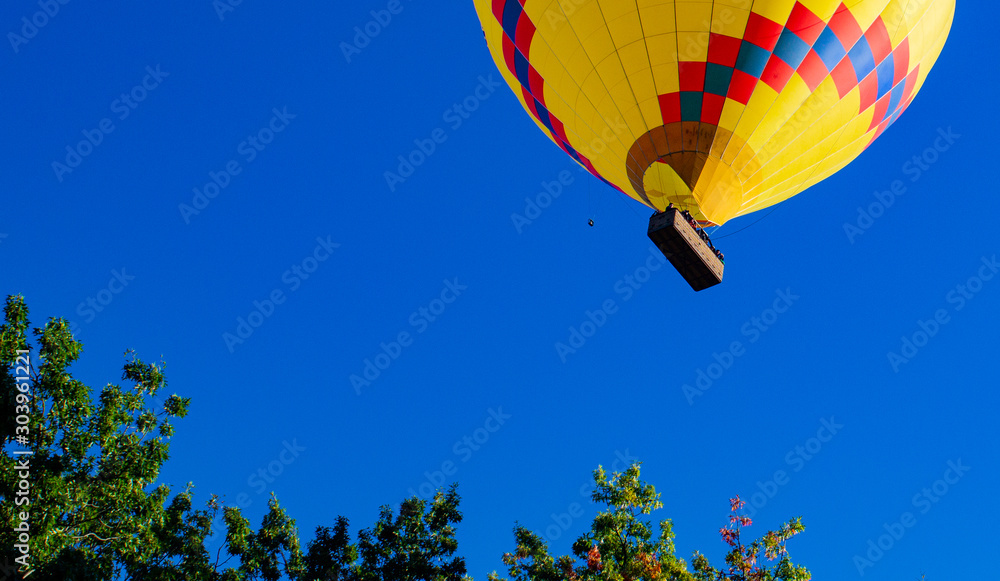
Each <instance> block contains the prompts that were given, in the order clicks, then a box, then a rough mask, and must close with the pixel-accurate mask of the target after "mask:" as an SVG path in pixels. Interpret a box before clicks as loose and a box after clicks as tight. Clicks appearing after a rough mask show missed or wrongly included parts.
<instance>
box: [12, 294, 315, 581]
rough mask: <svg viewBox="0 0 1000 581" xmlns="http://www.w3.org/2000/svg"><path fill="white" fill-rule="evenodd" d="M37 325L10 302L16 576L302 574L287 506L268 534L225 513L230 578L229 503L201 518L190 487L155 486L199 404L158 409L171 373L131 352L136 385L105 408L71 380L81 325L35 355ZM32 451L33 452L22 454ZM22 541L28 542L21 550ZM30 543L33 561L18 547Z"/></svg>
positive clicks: (130, 382)
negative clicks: (222, 559)
mask: <svg viewBox="0 0 1000 581" xmlns="http://www.w3.org/2000/svg"><path fill="white" fill-rule="evenodd" d="M29 325H30V323H29V320H28V308H27V306H26V305H25V303H24V299H23V297H21V296H10V297H8V298H7V301H6V305H5V307H4V324H3V325H2V326H0V364H2V366H3V367H4V370H3V371H4V372H3V373H0V405H3V408H4V410H5V413H4V415H3V416H2V417H3V422H2V424H0V438H2V442H3V452H2V454H0V500H2V502H0V547H2V549H0V550H2V551H3V553H2V554H0V558H2V559H3V562H2V563H0V566H2V573H3V577H4V578H11V579H14V578H20V577H22V576H23V575H25V574H29V575H30V578H31V579H34V580H41V581H47V580H49V579H52V580H57V581H66V580H69V579H72V580H73V581H109V580H111V579H136V580H138V579H142V580H146V579H152V580H164V581H165V580H174V579H184V580H196V579H197V580H200V579H204V580H209V579H221V580H226V581H237V580H247V581H249V580H255V579H268V580H272V579H274V580H276V579H278V578H280V574H281V573H284V574H287V575H289V576H292V577H293V578H294V576H295V575H297V574H299V573H300V572H301V570H302V563H301V561H302V554H301V551H300V550H299V546H298V537H297V535H296V533H295V528H294V521H293V520H292V519H290V518H288V516H287V515H286V514H285V512H284V511H283V509H281V508H280V507H279V506H278V504H277V501H276V500H274V499H272V501H271V505H270V511H269V512H268V513H267V514H266V515H265V517H264V521H263V523H262V524H261V527H260V529H258V530H257V531H253V530H251V528H250V526H249V523H248V522H247V521H246V519H245V518H244V517H243V516H242V515H241V514H240V512H239V509H236V508H225V509H224V510H223V513H224V515H223V516H224V518H223V520H224V523H225V525H226V527H227V534H226V539H225V546H226V550H227V557H228V558H229V559H231V558H232V557H233V556H235V557H238V561H237V562H236V563H234V564H233V565H232V566H230V567H229V568H228V569H224V568H222V565H223V564H224V563H221V564H220V563H219V561H218V554H217V559H216V560H215V561H214V562H211V561H210V559H209V555H208V552H207V550H206V548H205V539H206V538H207V537H208V536H209V535H211V526H212V524H211V523H212V520H213V519H214V517H215V515H216V514H217V513H218V511H219V510H220V506H219V504H218V499H217V498H215V497H213V498H212V499H210V500H209V502H208V507H207V508H206V509H205V510H193V508H192V492H191V485H190V484H189V485H188V487H187V489H185V490H184V491H183V492H181V493H179V494H177V495H176V496H174V498H173V499H172V500H171V501H170V502H169V504H168V502H167V501H168V497H169V496H170V488H169V487H168V486H166V485H164V484H160V485H154V483H155V481H156V480H157V478H158V476H159V473H160V469H161V467H162V466H163V463H164V462H165V461H166V460H167V457H168V449H169V443H168V442H169V439H170V437H171V435H172V434H173V430H174V429H173V425H172V424H171V422H170V420H171V419H173V418H182V417H184V416H185V415H186V414H187V409H188V405H189V403H190V400H189V399H187V398H182V397H180V396H178V395H176V394H175V395H170V396H169V397H167V398H166V399H164V400H162V404H161V405H160V406H159V407H160V409H158V410H154V409H150V408H149V402H150V401H151V400H152V398H154V397H156V395H157V393H158V392H159V391H161V390H162V389H164V388H165V386H166V379H165V377H164V375H163V364H162V363H146V362H144V361H142V360H141V359H139V358H138V357H137V356H136V354H135V353H134V352H131V351H128V352H126V354H125V359H126V360H125V364H124V366H123V369H122V376H121V378H122V379H123V380H125V381H126V382H127V383H126V385H125V386H124V387H123V386H120V385H116V384H108V385H107V386H105V387H104V388H103V389H101V391H100V396H99V398H98V401H96V402H95V401H93V399H92V398H91V393H92V391H93V390H91V388H89V387H88V386H86V385H84V384H83V383H82V382H80V381H78V380H76V379H74V378H73V377H72V375H71V374H70V372H69V368H70V366H71V365H72V363H73V362H74V361H76V360H77V358H78V357H79V356H80V353H81V352H82V350H83V346H82V345H81V344H80V343H79V342H78V341H76V340H75V339H74V338H73V335H72V334H71V333H70V329H69V324H68V323H67V322H66V321H65V320H64V319H51V320H50V321H49V322H48V323H47V324H46V325H45V326H44V327H43V328H36V329H34V330H33V335H34V338H35V342H36V343H37V345H34V346H33V345H31V344H30V343H29V335H28V328H29ZM21 352H26V353H21ZM26 359H28V360H30V365H27V364H25V360H26ZM22 376H27V380H25V381H18V380H17V378H19V377H22ZM7 410H15V412H16V413H15V414H10V413H8V411H7ZM19 418H20V419H22V420H26V421H21V422H19V421H18V419H19ZM25 450H30V452H31V454H30V455H24V454H16V453H15V452H23V451H25ZM19 491H22V492H23V493H24V494H22V495H21V496H22V498H21V500H19V496H18V492H19ZM22 500H24V501H28V503H26V504H24V503H22ZM22 517H27V518H26V519H24V518H22ZM18 528H21V529H22V531H20V532H19V531H18V530H17V529H18ZM24 529H26V530H24ZM22 533H23V534H25V535H26V536H30V540H29V541H28V542H27V543H20V542H19V539H18V536H19V535H20V534H22ZM25 545H26V546H27V547H28V551H27V553H25V551H23V550H21V549H19V548H18V546H20V547H24V546H25Z"/></svg>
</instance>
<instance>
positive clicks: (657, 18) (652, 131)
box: [474, 0, 955, 290]
mask: <svg viewBox="0 0 1000 581" xmlns="http://www.w3.org/2000/svg"><path fill="white" fill-rule="evenodd" d="M474 2H475V7H476V11H477V13H478V15H479V19H480V22H481V23H482V27H483V32H484V34H485V37H486V42H487V44H488V45H489V48H490V52H491V54H492V56H493V59H494V61H495V62H496V65H497V67H498V68H499V69H500V72H501V73H502V74H503V76H504V79H505V80H506V81H507V84H508V85H510V87H511V89H512V90H513V91H514V94H515V95H516V96H517V98H518V99H519V100H520V102H521V105H522V106H523V107H524V109H525V110H526V111H527V112H528V114H529V115H530V117H531V118H532V119H533V120H534V121H535V123H536V124H537V125H538V127H539V128H540V129H541V130H542V131H543V132H544V133H545V134H546V135H547V136H548V137H549V139H551V140H552V141H553V142H555V144H556V145H558V146H559V147H560V148H561V149H562V150H563V151H564V152H566V154H568V155H569V156H570V157H572V158H573V159H574V160H575V161H576V162H577V163H579V164H580V165H581V166H583V167H584V168H586V169H587V171H589V172H590V173H591V174H593V175H594V176H596V177H597V178H598V179H600V180H602V181H603V182H605V183H606V184H608V185H609V186H611V187H613V188H615V189H617V190H618V191H620V192H622V193H624V194H626V195H628V196H630V197H632V198H634V199H635V200H637V201H639V202H641V203H643V204H645V205H647V206H649V207H650V208H652V209H654V210H656V211H657V213H656V214H654V215H653V217H652V218H651V219H650V231H649V235H650V238H652V239H653V240H654V242H656V243H657V245H658V246H659V247H660V250H661V251H663V252H664V254H666V255H667V257H668V258H670V259H671V262H673V263H674V266H676V267H678V270H680V271H681V274H682V275H684V277H685V279H687V280H688V282H689V283H691V285H692V287H694V288H695V290H701V288H706V287H707V286H712V285H713V284H717V283H718V282H721V280H722V264H721V261H720V260H719V259H718V255H717V254H716V253H715V252H713V249H711V248H710V242H708V241H707V239H705V238H703V237H701V236H699V233H697V232H696V230H695V228H694V227H692V225H691V224H692V222H689V221H688V220H687V219H685V218H684V217H682V216H681V215H680V212H679V211H681V210H683V211H686V212H689V213H690V216H691V218H692V219H693V221H694V222H693V224H694V225H695V226H712V225H721V224H724V223H725V222H726V221H728V220H730V219H732V218H735V217H737V216H742V215H745V214H749V213H751V212H755V211H757V210H760V209H763V208H767V207H768V206H771V205H774V204H777V203H779V202H781V201H783V200H786V199H788V198H789V197H791V196H794V195H795V194H798V193H799V192H802V191H803V190H805V189H807V188H808V187H810V186H812V185H814V184H816V183H817V182H819V181H821V180H823V179H825V178H826V177H828V176H830V175H831V174H833V173H834V172H836V171H837V170H839V169H841V168H842V167H844V166H845V165H847V164H848V163H850V162H851V161H852V160H853V159H854V158H856V157H857V156H858V155H859V154H861V152H863V151H864V150H865V148H867V147H868V146H869V145H870V144H871V143H872V141H874V140H875V139H876V138H877V137H878V136H879V135H881V134H882V132H883V131H885V130H886V128H888V127H889V126H890V125H891V124H892V123H893V122H895V121H896V119H897V118H898V117H899V116H900V114H902V112H903V111H905V110H906V108H907V106H909V104H910V103H911V102H912V100H913V97H914V96H915V95H916V94H917V92H918V91H919V90H920V87H921V86H922V85H923V83H924V80H925V79H926V77H927V74H928V72H929V71H930V69H931V67H932V66H933V65H934V62H935V61H936V60H937V57H938V55H939V54H940V52H941V50H942V48H943V46H944V43H945V40H946V38H947V36H948V31H949V29H950V28H951V22H952V19H953V17H954V12H955V0H846V1H840V0H835V1H831V0H798V1H796V0H715V1H712V0H689V1H680V0H678V1H672V0H474ZM668 208H669V210H668V211H664V210H667V209H668Z"/></svg>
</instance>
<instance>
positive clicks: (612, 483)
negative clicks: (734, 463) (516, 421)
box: [491, 462, 810, 581]
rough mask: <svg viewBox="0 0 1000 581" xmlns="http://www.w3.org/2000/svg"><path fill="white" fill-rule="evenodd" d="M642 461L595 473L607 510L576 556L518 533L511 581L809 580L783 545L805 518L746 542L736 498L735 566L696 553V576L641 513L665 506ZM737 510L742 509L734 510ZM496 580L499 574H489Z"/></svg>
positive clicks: (665, 532)
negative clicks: (643, 475)
mask: <svg viewBox="0 0 1000 581" xmlns="http://www.w3.org/2000/svg"><path fill="white" fill-rule="evenodd" d="M639 476H640V463H638V462H636V463H634V464H632V465H631V466H629V467H628V468H627V469H626V470H625V471H624V472H621V473H618V472H615V473H613V474H611V475H610V476H609V475H608V474H607V473H606V472H605V471H604V469H603V468H601V467H598V469H597V470H595V471H594V484H595V489H594V492H593V493H592V495H591V497H592V500H593V501H594V502H595V503H598V504H600V505H603V506H604V507H605V509H604V510H602V511H601V512H599V513H598V515H597V516H596V517H595V518H594V521H593V523H592V524H591V528H590V530H589V531H587V532H586V533H584V534H583V535H581V536H580V538H579V539H577V541H576V542H575V543H574V544H573V555H574V556H570V555H564V556H561V557H558V558H556V557H553V556H551V555H550V553H549V549H548V546H547V545H546V543H545V542H544V541H543V540H542V539H541V538H540V537H539V536H538V535H537V534H535V533H533V532H531V531H529V530H528V529H526V528H525V527H523V526H516V527H515V528H514V538H515V541H516V543H517V549H516V551H515V552H513V553H505V554H504V557H503V560H504V564H505V565H507V567H508V572H509V574H510V576H511V579H512V581H598V580H601V581H640V580H642V581H779V580H780V581H807V580H808V579H809V578H810V574H809V572H808V571H807V570H806V569H804V568H800V567H796V566H794V565H792V564H791V562H790V561H788V552H787V550H786V549H785V541H787V540H788V539H789V538H791V537H792V536H794V535H795V534H797V533H799V532H801V531H802V530H804V527H803V525H802V522H801V519H794V520H792V521H790V522H789V523H787V524H785V525H782V527H781V528H780V529H779V530H778V531H771V532H768V533H767V534H765V535H764V537H763V538H762V539H760V540H755V541H753V542H752V543H750V544H749V545H745V546H744V545H743V544H742V543H741V541H740V532H741V528H742V527H744V526H750V524H751V523H750V519H749V518H747V517H745V516H739V515H737V514H736V510H738V508H742V507H743V504H742V503H741V502H740V501H739V498H736V499H733V501H734V504H733V515H732V516H731V517H730V525H729V526H727V527H724V528H723V529H722V530H721V531H720V533H721V534H722V538H723V540H724V541H726V542H727V543H728V544H729V546H730V548H731V550H730V552H729V554H728V555H727V556H726V562H727V563H729V565H730V567H729V568H728V569H727V570H725V571H722V570H718V569H714V568H712V566H711V565H710V564H709V562H708V559H707V558H705V557H704V555H701V554H700V553H695V557H694V560H693V565H694V572H691V571H689V570H688V568H687V564H686V563H685V562H684V560H682V559H679V558H678V557H677V555H676V554H675V552H674V550H675V549H674V533H673V524H672V522H671V521H670V520H669V519H667V520H663V521H660V523H659V535H658V536H656V537H655V538H654V536H653V529H652V526H651V523H650V522H648V521H646V520H643V519H642V515H648V514H651V513H652V512H653V511H654V510H657V509H659V508H662V506H663V503H662V502H660V494H659V493H658V492H656V489H655V488H654V487H653V486H652V485H651V484H647V483H645V482H643V481H642V480H640V479H639ZM737 505H738V506H737ZM761 551H763V553H764V558H765V559H767V560H768V561H770V560H773V559H774V558H776V557H778V556H780V557H782V559H781V560H780V562H778V563H777V564H776V565H774V566H773V567H768V566H764V567H761V566H760V565H758V561H757V555H758V553H760V552H761ZM491 578H492V579H495V580H497V581H499V580H500V577H499V576H497V575H492V576H491Z"/></svg>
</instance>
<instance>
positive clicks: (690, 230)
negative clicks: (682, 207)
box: [648, 208, 725, 291]
mask: <svg viewBox="0 0 1000 581" xmlns="http://www.w3.org/2000/svg"><path fill="white" fill-rule="evenodd" d="M648 234H649V239H650V240H652V241H653V243H654V244H656V247H657V248H659V249H660V252H662V253H663V255H664V256H666V257H667V260H669V261H670V264H672V265H673V266H674V268H676V269H677V272H679V273H680V274H681V276H683V277H684V280H686V281H687V282H688V284H689V285H691V288H693V289H694V290H696V291H701V290H705V289H707V288H708V287H711V286H715V285H717V284H719V283H720V282H722V271H723V269H724V268H725V267H724V265H723V264H722V261H721V260H719V258H718V257H717V256H716V255H715V253H714V252H713V251H712V249H711V248H709V247H708V244H707V243H706V242H705V241H704V240H702V239H701V237H700V236H699V235H698V232H697V231H695V229H694V227H692V226H691V224H689V223H688V221H687V219H686V218H684V216H682V215H681V213H680V212H679V211H678V210H677V209H676V208H670V209H669V210H666V211H664V212H659V213H656V214H653V216H652V217H651V218H650V219H649V232H648Z"/></svg>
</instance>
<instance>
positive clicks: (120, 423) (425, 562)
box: [0, 296, 809, 581]
mask: <svg viewBox="0 0 1000 581" xmlns="http://www.w3.org/2000/svg"><path fill="white" fill-rule="evenodd" d="M29 328H30V322H29V319H28V308H27V306H26V305H25V303H24V299H23V298H22V297H20V296H11V297H8V299H7V302H6V305H5V309H4V324H3V325H2V326H0V364H2V366H3V373H0V405H3V407H4V410H15V413H13V414H11V413H6V412H5V413H4V414H3V416H2V422H0V438H2V442H3V446H2V448H3V450H2V453H0V501H2V502H0V547H2V549H0V550H2V551H3V552H2V553H0V559H3V561H2V562H0V579H3V580H6V579H21V578H24V576H25V575H26V574H27V575H28V576H29V578H30V579H33V580H37V581H49V580H52V581H133V580H134V581H181V580H183V581H278V580H279V579H290V580H291V581H460V580H463V579H471V578H469V577H467V576H466V565H465V560H464V558H462V557H461V556H459V555H458V540H457V538H456V528H455V527H456V525H457V524H459V523H460V522H461V521H462V513H461V512H460V511H459V503H460V500H461V499H460V497H459V495H458V490H457V485H455V484H453V485H451V486H450V487H449V488H448V489H446V490H440V491H438V492H437V494H436V495H435V496H434V498H433V499H432V500H429V501H428V500H422V499H420V498H417V497H413V498H410V499H407V500H405V501H403V502H402V503H401V505H400V507H399V511H398V513H396V512H394V511H393V510H392V509H391V508H390V507H389V506H383V507H381V509H380V511H379V514H378V518H377V520H376V522H375V524H374V525H372V526H371V527H369V528H366V529H362V530H360V531H359V532H358V534H357V539H356V540H355V541H352V536H351V533H350V530H349V528H350V526H349V525H350V523H349V522H348V520H347V519H346V518H344V517H337V518H336V519H335V521H334V524H333V526H332V527H324V526H320V527H317V529H316V531H315V536H314V538H313V539H312V540H311V541H309V543H308V545H307V546H306V549H305V550H303V549H302V546H301V544H300V541H299V535H298V531H297V529H296V526H295V520H294V519H292V518H291V517H290V516H289V515H288V513H287V512H286V511H285V509H284V508H283V507H282V506H281V505H280V504H279V502H278V499H277V498H276V497H274V496H273V494H272V496H271V499H270V501H269V503H268V510H267V512H266V513H265V514H264V516H263V518H262V520H261V523H260V525H259V526H257V527H254V526H252V525H251V523H250V521H249V520H248V519H247V518H246V517H245V516H244V515H243V514H242V513H241V511H240V509H239V508H237V507H232V506H224V505H223V502H222V500H221V499H220V497H218V496H215V495H212V496H210V497H209V499H208V501H207V502H206V503H205V505H204V507H202V508H197V507H196V505H195V501H194V498H195V495H194V487H193V484H191V483H188V485H187V486H186V487H185V488H184V489H183V490H181V491H179V492H177V493H175V494H173V495H172V496H171V489H170V487H169V486H167V485H165V484H162V483H160V484H158V483H157V479H158V478H159V475H160V470H161V468H162V467H163V464H164V462H166V460H167V459H168V451H169V441H170V438H171V436H172V435H173V433H174V427H173V423H172V421H173V420H175V419H177V418H183V417H184V416H185V415H186V414H187V411H188V406H189V404H190V400H189V399H187V398H183V397H180V396H179V395H177V394H173V395H169V396H167V397H166V398H163V397H162V396H160V395H159V394H160V392H162V391H165V389H166V378H165V375H164V371H163V370H164V364H163V363H162V362H155V363H147V362H145V361H143V360H142V359H140V358H139V357H138V355H137V354H136V353H134V352H132V351H126V352H125V362H124V364H123V366H122V372H121V383H120V384H118V383H109V384H107V385H106V386H104V387H103V388H102V389H101V390H100V391H99V394H98V397H97V398H96V401H95V399H94V398H93V397H92V394H94V393H95V390H93V389H91V388H90V387H88V386H86V385H84V384H83V383H82V382H80V381H78V380H76V379H74V378H73V377H72V375H71V373H70V367H71V366H72V364H73V363H74V362H75V361H76V360H77V359H78V358H79V356H80V354H81V353H82V351H83V346H82V345H81V344H80V343H79V342H78V341H76V340H75V339H74V337H73V336H72V334H71V333H70V330H69V325H68V323H67V322H66V321H65V320H64V319H56V318H54V319H51V320H49V322H48V323H47V324H46V325H45V326H44V327H41V328H35V329H32V330H31V332H30V334H29ZM22 352H26V353H27V355H29V356H30V361H31V364H30V365H24V360H25V357H24V355H25V353H22ZM25 375H26V376H27V378H26V379H21V377H23V376H25ZM639 476H640V465H639V464H638V463H636V464H633V465H632V466H630V467H628V468H627V469H626V470H625V471H624V472H622V473H617V472H616V473H614V474H611V475H608V474H607V473H606V472H605V471H604V469H603V468H600V467H598V469H597V470H596V471H595V472H594V481H595V484H596V488H595V490H594V492H593V495H592V497H593V500H594V502H595V503H598V504H599V505H602V506H604V507H605V509H604V510H602V511H601V512H600V513H599V514H598V515H597V516H596V517H595V518H594V521H593V523H592V525H591V528H590V530H589V531H587V532H586V533H584V534H583V535H582V536H580V538H579V539H578V540H577V541H576V542H575V543H574V544H573V547H572V551H573V555H564V556H560V557H553V556H551V555H550V553H549V549H548V547H547V546H546V544H545V542H544V541H543V540H542V539H541V538H540V537H539V536H538V535H536V534H535V533H533V532H531V531H529V530H528V529H526V528H525V527H523V526H520V525H517V526H515V529H514V538H515V542H516V547H517V548H516V551H515V552H514V553H506V554H504V555H503V562H504V563H505V565H506V566H507V567H508V572H509V574H510V576H511V579H512V581H577V580H579V581H590V580H594V581H596V580H602V581H639V580H644V581H805V580H807V579H809V573H808V571H806V570H805V569H803V568H801V567H797V566H795V565H793V564H792V563H791V562H790V561H789V559H788V553H787V550H786V549H785V543H786V541H787V540H788V539H789V538H791V537H792V536H794V535H795V534H797V533H799V532H801V531H802V530H803V527H802V524H801V520H800V519H795V520H792V521H789V522H788V523H786V524H785V525H783V526H782V527H781V528H780V529H779V530H777V531H771V532H768V533H767V534H765V535H764V536H763V537H762V538H761V539H758V540H754V541H752V542H750V543H749V544H744V543H743V542H742V540H741V534H742V530H743V528H745V527H746V526H749V525H750V520H749V519H748V518H746V517H745V516H741V515H739V514H738V512H737V511H738V510H739V509H740V508H742V503H741V502H740V501H739V499H738V498H736V499H733V504H732V515H731V516H730V523H729V525H728V526H726V527H724V528H723V529H722V530H721V534H722V537H723V540H724V541H725V542H726V543H728V544H729V547H730V551H729V554H728V555H727V557H726V562H727V565H728V567H727V568H725V569H724V570H723V569H715V568H713V567H712V566H711V565H710V564H709V562H708V559H707V558H705V557H704V556H703V555H701V554H699V553H696V554H695V557H694V560H693V565H694V570H693V571H689V570H688V567H687V564H686V563H685V562H684V561H683V560H682V559H679V558H678V557H677V556H676V554H675V548H674V533H673V530H672V525H671V521H670V520H663V521H661V522H660V523H659V527H658V533H655V534H654V529H653V527H652V525H651V524H650V523H649V522H647V521H646V520H643V517H644V516H646V515H650V514H651V513H652V512H653V511H654V510H657V509H659V508H661V507H662V503H661V502H660V500H659V498H660V495H659V493H657V492H656V490H655V489H654V488H653V486H652V485H650V484H646V483H644V482H643V481H641V480H640V478H639ZM26 486H27V490H25V487H26ZM220 520H221V527H219V528H220V530H219V531H216V530H214V529H215V528H216V526H217V525H216V522H217V521H220ZM19 528H20V529H21V530H20V531H19V530H18V529H19ZM216 533H224V534H221V538H218V537H217V535H216ZM22 534H23V535H26V536H27V537H30V540H29V542H28V543H26V544H25V543H21V542H19V540H23V538H20V539H19V535H22ZM213 539H216V542H219V543H220V546H218V547H217V548H215V550H214V551H212V550H210V549H209V546H210V545H212V544H213ZM18 546H21V547H28V549H29V550H28V551H27V554H25V551H24V550H22V549H19V548H18ZM775 559H778V562H777V564H775V565H774V566H761V565H760V563H762V562H764V561H765V560H767V561H772V560H775ZM489 577H490V579H495V580H499V579H500V577H499V576H497V575H496V573H493V574H491V575H490V576H489Z"/></svg>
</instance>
